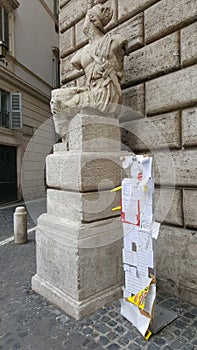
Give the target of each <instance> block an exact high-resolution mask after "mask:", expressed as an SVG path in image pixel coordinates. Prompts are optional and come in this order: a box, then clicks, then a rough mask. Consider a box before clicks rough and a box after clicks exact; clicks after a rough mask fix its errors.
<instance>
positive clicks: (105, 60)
mask: <svg viewBox="0 0 197 350" xmlns="http://www.w3.org/2000/svg"><path fill="white" fill-rule="evenodd" d="M112 16H113V10H112V9H111V8H110V7H108V6H104V5H101V4H98V5H96V6H94V7H93V8H91V9H89V10H88V12H87V14H86V17H85V22H84V26H83V32H84V33H85V35H86V36H87V37H88V39H89V43H88V44H87V45H86V46H85V47H84V48H83V49H81V50H79V51H78V52H77V53H76V54H75V56H74V57H73V58H72V61H71V63H72V65H73V67H74V68H76V69H77V70H83V71H84V73H85V77H86V86H84V87H82V88H81V87H80V88H78V87H62V88H60V89H56V90H53V92H52V99H51V110H52V113H53V119H54V123H55V129H56V132H57V133H58V134H59V135H60V136H61V137H64V136H65V135H66V133H67V130H68V125H69V122H70V120H71V119H72V117H73V116H74V115H76V114H77V113H78V112H79V111H80V110H81V109H83V108H86V107H90V108H93V109H97V112H98V111H99V112H100V113H102V114H103V115H107V116H108V117H117V113H118V110H119V108H118V105H120V103H121V98H122V91H121V87H120V81H121V79H122V77H123V61H124V55H125V54H126V53H127V40H126V39H124V38H122V37H121V36H120V35H119V34H116V35H115V34H110V33H108V34H105V29H104V28H105V26H106V25H107V24H108V23H109V22H110V21H111V19H112Z"/></svg>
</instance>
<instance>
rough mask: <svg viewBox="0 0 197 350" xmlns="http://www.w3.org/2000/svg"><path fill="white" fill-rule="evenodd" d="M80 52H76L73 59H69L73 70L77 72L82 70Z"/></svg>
mask: <svg viewBox="0 0 197 350" xmlns="http://www.w3.org/2000/svg"><path fill="white" fill-rule="evenodd" d="M81 56H82V54H81V52H80V51H79V52H77V53H76V54H75V55H74V57H73V58H72V59H71V64H72V65H73V67H74V68H76V69H77V70H81V69H83V67H82V65H81Z"/></svg>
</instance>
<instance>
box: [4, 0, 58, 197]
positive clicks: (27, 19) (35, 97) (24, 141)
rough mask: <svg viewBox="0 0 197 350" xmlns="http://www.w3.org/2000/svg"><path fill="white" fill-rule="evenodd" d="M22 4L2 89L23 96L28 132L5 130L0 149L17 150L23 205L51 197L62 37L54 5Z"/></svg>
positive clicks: (14, 16) (14, 17) (13, 20)
mask: <svg viewBox="0 0 197 350" xmlns="http://www.w3.org/2000/svg"><path fill="white" fill-rule="evenodd" d="M8 2H9V0H8ZM18 3H19V6H18V8H16V9H15V11H11V12H10V14H9V16H10V51H9V52H8V53H7V56H6V58H5V60H4V62H3V61H2V62H0V88H1V89H3V90H5V91H7V92H8V93H11V92H21V94H22V120H23V128H22V129H21V130H18V131H14V130H11V129H7V128H0V144H1V145H12V146H15V147H17V182H18V199H21V198H22V197H23V198H24V199H25V200H27V199H32V198H39V197H42V196H44V195H45V183H44V177H45V173H44V168H45V158H46V156H47V155H48V153H49V152H50V151H51V147H52V145H53V143H54V139H55V137H54V129H53V127H52V122H51V113H50V105H49V103H50V95H51V90H52V89H53V53H52V47H59V35H58V33H57V32H56V30H55V23H56V19H55V17H54V16H53V1H52V0H50V1H49V0H48V1H44V0H36V1H31V0H25V1H23V0H21V1H18ZM47 6H48V7H47ZM47 121H48V122H47ZM39 130H40V131H39ZM33 135H34V137H33ZM27 146H28V149H27ZM27 151H28V152H27ZM24 157H25V158H24ZM24 161H25V166H24V167H22V164H23V163H24Z"/></svg>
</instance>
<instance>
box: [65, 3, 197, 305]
mask: <svg viewBox="0 0 197 350" xmlns="http://www.w3.org/2000/svg"><path fill="white" fill-rule="evenodd" d="M102 2H103V3H106V4H108V5H110V6H112V7H113V9H114V16H113V21H112V24H111V26H110V27H109V28H108V30H111V31H113V32H114V31H115V32H117V31H118V32H120V33H122V35H124V36H125V37H127V39H128V41H129V56H127V57H126V58H125V77H124V80H123V82H122V88H123V103H124V104H125V105H127V106H130V107H131V108H134V109H135V110H137V111H139V112H140V113H143V114H144V115H145V118H146V119H145V122H146V123H147V122H148V121H151V122H152V123H153V125H154V127H156V129H157V130H158V134H159V133H161V135H162V136H163V137H164V138H165V140H166V145H167V146H168V148H169V150H170V156H171V158H172V160H173V166H174V169H175V183H174V181H173V179H171V178H170V175H169V174H170V171H169V172H168V164H161V168H162V169H164V171H165V176H164V177H163V179H162V183H161V179H160V177H159V176H158V171H157V170H156V172H155V177H156V194H155V197H156V207H157V208H156V219H157V220H159V221H163V215H162V212H163V211H165V207H168V209H169V213H168V215H167V217H166V218H165V219H164V222H163V225H162V229H161V233H160V238H159V241H158V243H157V275H158V282H159V283H158V285H159V286H160V287H163V288H164V291H165V292H168V293H173V294H175V295H178V296H180V297H182V298H183V299H185V300H189V301H190V302H193V303H196V304H197V288H196V287H197V285H196V271H197V263H196V261H197V259H196V258H197V253H196V252H197V220H196V217H197V210H196V209H195V208H197V195H196V192H197V180H196V175H197V166H196V157H197V137H196V132H197V129H196V125H197V89H196V84H197V44H196V43H197V22H196V21H197V8H196V0H190V1H188V0H177V1H176V2H173V1H171V0H160V1H157V0H133V1H130V0H108V1H105V0H103V1H102ZM60 7H61V10H60V32H61V34H60V49H61V79H62V83H63V84H64V85H68V86H69V85H79V86H80V85H82V84H83V82H84V77H83V72H78V71H76V70H73V68H72V66H71V64H70V59H71V57H72V56H73V53H74V52H76V51H77V50H78V49H80V48H81V47H83V45H85V43H86V42H87V40H86V38H85V36H84V35H83V33H82V24H83V20H84V16H85V13H86V5H85V2H84V1H83V0H69V1H66V0H60ZM71 14H72V15H71ZM145 122H144V121H135V122H132V121H131V120H130V121H129V123H130V125H131V126H132V128H133V133H132V132H127V133H126V132H124V131H123V141H124V142H126V143H127V145H129V146H130V148H131V149H133V150H134V151H135V152H136V153H139V152H147V151H150V148H149V147H148V146H147V145H146V144H144V143H143V142H142V140H143V130H144V126H145ZM127 126H128V124H127ZM136 134H139V135H141V137H142V140H140V139H139V138H137V137H136ZM158 134H157V133H156V134H154V135H153V136H152V138H151V140H149V145H150V144H151V149H152V148H154V146H155V147H156V149H155V150H154V151H153V153H154V154H155V155H156V152H160V154H161V163H162V154H163V152H164V151H163V147H164V144H162V142H159V141H160V140H158V136H157V135H158ZM156 168H157V164H156ZM161 185H162V186H161ZM173 185H175V191H174V189H173ZM161 193H162V196H163V202H161V203H160V207H158V206H157V201H158V198H159V195H160V194H161ZM172 193H174V194H173V200H172V203H171V204H170V205H169V203H168V202H169V200H168V199H169V198H170V196H171V194H172Z"/></svg>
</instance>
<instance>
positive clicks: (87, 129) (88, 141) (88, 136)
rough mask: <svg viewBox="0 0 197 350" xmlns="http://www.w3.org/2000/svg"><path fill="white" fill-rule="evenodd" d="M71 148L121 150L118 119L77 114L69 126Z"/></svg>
mask: <svg viewBox="0 0 197 350" xmlns="http://www.w3.org/2000/svg"><path fill="white" fill-rule="evenodd" d="M69 150H70V151H73V150H78V151H83V152H107V151H111V152H120V150H121V142H120V129H119V121H118V120H117V119H113V118H108V117H103V116H95V115H94V116H93V115H85V114H84V115H83V114H77V115H76V116H75V117H74V118H73V119H72V121H71V122H70V126H69Z"/></svg>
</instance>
